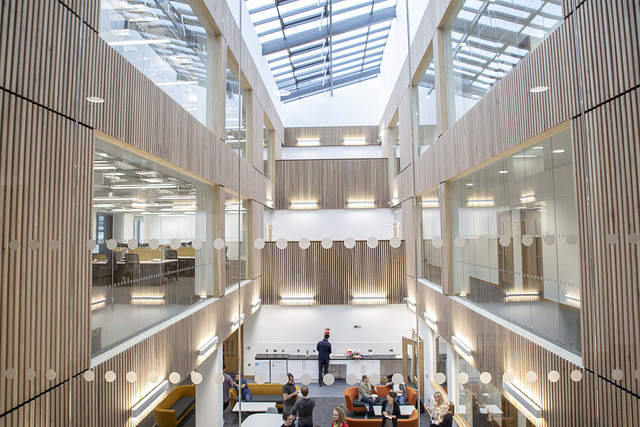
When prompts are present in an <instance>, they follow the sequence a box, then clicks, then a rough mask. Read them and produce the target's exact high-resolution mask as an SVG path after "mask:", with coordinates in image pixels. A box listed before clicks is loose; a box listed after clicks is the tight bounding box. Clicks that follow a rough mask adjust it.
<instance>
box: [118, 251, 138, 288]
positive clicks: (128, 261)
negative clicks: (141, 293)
mask: <svg viewBox="0 0 640 427" xmlns="http://www.w3.org/2000/svg"><path fill="white" fill-rule="evenodd" d="M122 278H123V280H124V281H127V282H129V283H131V284H133V283H137V282H139V281H140V257H139V256H138V254H125V256H124V273H123V274H122Z"/></svg>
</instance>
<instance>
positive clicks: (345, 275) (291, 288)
mask: <svg viewBox="0 0 640 427" xmlns="http://www.w3.org/2000/svg"><path fill="white" fill-rule="evenodd" d="M262 264H263V272H262V303H263V304H274V305H281V304H283V302H282V296H283V295H285V296H286V295H313V296H314V297H315V301H314V302H313V305H324V304H351V303H352V298H353V296H363V295H380V296H381V295H386V296H387V304H401V303H402V302H403V298H404V296H405V283H404V282H405V255H404V244H403V245H401V246H400V247H399V248H397V249H394V248H392V247H391V245H390V244H389V241H384V240H383V241H380V242H378V246H377V247H376V248H374V249H371V248H369V247H368V246H367V243H366V242H365V241H357V242H356V246H355V247H354V248H353V249H347V248H346V247H345V246H344V244H343V242H340V241H335V242H333V246H332V247H331V248H330V249H324V248H323V247H322V246H321V244H320V242H311V246H310V247H309V248H308V249H304V250H303V249H301V248H300V246H299V245H298V244H297V242H289V244H288V245H287V247H286V248H285V249H278V248H277V247H276V245H275V242H267V243H266V246H265V247H264V249H263V250H262Z"/></svg>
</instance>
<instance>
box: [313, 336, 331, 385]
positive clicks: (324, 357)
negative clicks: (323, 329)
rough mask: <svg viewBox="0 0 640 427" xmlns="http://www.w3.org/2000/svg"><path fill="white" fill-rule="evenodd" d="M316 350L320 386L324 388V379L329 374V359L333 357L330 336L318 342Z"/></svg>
mask: <svg viewBox="0 0 640 427" xmlns="http://www.w3.org/2000/svg"><path fill="white" fill-rule="evenodd" d="M316 350H318V385H319V386H320V387H322V385H323V384H322V377H324V376H325V375H326V374H328V373H329V359H330V357H331V356H330V355H331V343H330V342H329V334H324V339H322V340H320V341H318V344H317V345H316ZM323 372H324V373H323Z"/></svg>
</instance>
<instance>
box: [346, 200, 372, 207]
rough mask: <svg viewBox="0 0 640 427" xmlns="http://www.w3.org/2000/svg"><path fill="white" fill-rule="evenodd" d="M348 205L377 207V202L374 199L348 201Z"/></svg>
mask: <svg viewBox="0 0 640 427" xmlns="http://www.w3.org/2000/svg"><path fill="white" fill-rule="evenodd" d="M347 207H348V208H350V209H354V208H355V209H365V208H375V207H376V202H375V201H373V200H363V201H347Z"/></svg>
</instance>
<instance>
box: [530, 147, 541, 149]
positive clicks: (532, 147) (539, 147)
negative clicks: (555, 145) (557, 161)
mask: <svg viewBox="0 0 640 427" xmlns="http://www.w3.org/2000/svg"><path fill="white" fill-rule="evenodd" d="M531 149H532V150H542V147H531Z"/></svg>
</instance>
